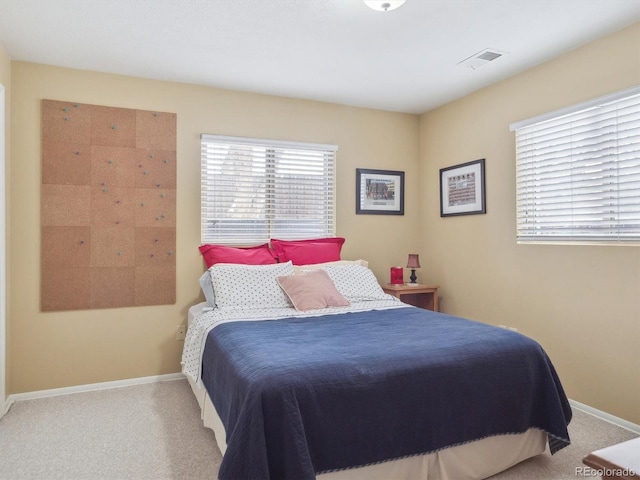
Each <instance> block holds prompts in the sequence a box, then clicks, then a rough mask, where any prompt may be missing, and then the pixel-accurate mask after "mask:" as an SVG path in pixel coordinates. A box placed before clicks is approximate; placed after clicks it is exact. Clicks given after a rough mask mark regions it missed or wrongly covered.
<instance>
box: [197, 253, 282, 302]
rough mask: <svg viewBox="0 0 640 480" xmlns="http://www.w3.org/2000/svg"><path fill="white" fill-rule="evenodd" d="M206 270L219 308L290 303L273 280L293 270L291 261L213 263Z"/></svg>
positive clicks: (275, 280)
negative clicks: (272, 262)
mask: <svg viewBox="0 0 640 480" xmlns="http://www.w3.org/2000/svg"><path fill="white" fill-rule="evenodd" d="M209 272H210V274H211V282H212V284H213V291H214V292H215V302H216V306H217V307H219V308H225V307H248V308H255V307H265V308H278V307H285V308H287V307H291V304H290V303H289V298H288V297H287V295H286V294H285V293H284V292H283V291H282V289H281V288H280V285H278V281H277V278H278V277H281V276H284V275H293V274H294V271H293V264H292V263H291V262H286V263H276V264H273V265H240V264H231V263H217V264H215V265H213V266H212V267H211V268H210V269H209Z"/></svg>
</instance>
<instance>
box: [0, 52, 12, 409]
mask: <svg viewBox="0 0 640 480" xmlns="http://www.w3.org/2000/svg"><path fill="white" fill-rule="evenodd" d="M0 84H2V86H4V93H5V104H4V105H5V108H4V110H5V111H4V119H5V125H4V128H5V135H4V139H5V147H4V148H5V152H4V154H5V165H4V167H5V172H4V176H1V175H0V178H3V179H7V178H8V176H9V173H8V171H9V167H8V163H9V143H10V142H9V140H10V130H9V125H10V116H11V115H10V114H11V111H10V108H9V107H10V105H11V102H10V99H11V59H10V58H9V54H8V53H7V51H6V50H5V49H4V46H3V45H2V44H0ZM9 188H10V186H9V182H6V181H5V199H4V201H5V208H7V209H8V203H9V202H8V196H9ZM0 204H2V200H0ZM8 217H9V212H8V210H7V211H6V218H5V235H7V236H8V231H9V227H8ZM4 246H5V250H7V251H8V239H6V238H5V245H4ZM5 253H6V252H5ZM8 264H9V258H8V254H7V255H5V269H6V270H8V268H9V265H8ZM7 275H8V273H7ZM3 282H4V280H3V279H0V284H2V283H3ZM0 288H5V292H6V294H7V296H8V286H7V285H2V287H0ZM0 308H2V309H4V312H3V314H4V315H5V317H4V318H5V321H4V322H0V328H4V329H5V336H4V338H5V340H6V338H7V337H8V326H7V325H6V323H7V322H6V317H7V315H8V308H7V304H4V305H2V304H1V303H0ZM3 323H4V324H3ZM0 342H3V339H2V335H0ZM6 343H7V342H5V345H0V355H5V357H4V360H5V361H4V362H2V361H0V369H2V368H4V369H5V372H4V374H2V373H0V382H4V384H3V385H0V415H1V414H2V410H3V408H4V401H5V398H4V397H5V396H6V392H8V390H9V388H8V385H9V375H8V373H9V372H8V368H7V361H8V356H9V355H8V345H6Z"/></svg>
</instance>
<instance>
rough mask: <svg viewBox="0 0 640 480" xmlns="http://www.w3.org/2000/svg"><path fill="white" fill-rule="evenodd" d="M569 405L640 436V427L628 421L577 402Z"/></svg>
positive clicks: (570, 401) (571, 401)
mask: <svg viewBox="0 0 640 480" xmlns="http://www.w3.org/2000/svg"><path fill="white" fill-rule="evenodd" d="M569 403H570V404H571V406H572V407H573V408H575V409H576V410H581V411H583V412H585V413H588V414H589V415H593V416H594V417H597V418H599V419H600V420H604V421H605V422H608V423H611V424H613V425H617V426H618V427H622V428H624V429H626V430H629V431H630V432H633V433H635V434H636V435H640V425H638V424H636V423H632V422H628V421H627V420H625V419H623V418H620V417H616V416H614V415H611V414H609V413H607V412H603V411H602V410H598V409H597V408H593V407H590V406H589V405H585V404H584V403H580V402H576V401H575V400H571V399H569Z"/></svg>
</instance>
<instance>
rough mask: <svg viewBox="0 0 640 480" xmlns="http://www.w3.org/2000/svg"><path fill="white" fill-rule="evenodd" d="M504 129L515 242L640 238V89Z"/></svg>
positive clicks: (634, 241) (633, 241)
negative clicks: (512, 139) (511, 145)
mask: <svg viewBox="0 0 640 480" xmlns="http://www.w3.org/2000/svg"><path fill="white" fill-rule="evenodd" d="M511 130H512V131H513V130H515V132H516V203H517V208H516V210H517V219H516V227H517V240H518V243H527V242H557V243H606V244H613V243H615V244H623V243H631V244H638V243H640V87H634V88H631V89H628V90H625V91H622V92H618V93H615V94H612V95H608V96H606V97H602V98H598V99H595V100H592V101H589V102H585V103H582V104H580V105H575V106H573V107H569V108H566V109H563V110H560V111H556V112H552V113H549V114H546V115H542V116H539V117H536V118H532V119H529V120H524V121H522V122H518V123H515V124H512V125H511Z"/></svg>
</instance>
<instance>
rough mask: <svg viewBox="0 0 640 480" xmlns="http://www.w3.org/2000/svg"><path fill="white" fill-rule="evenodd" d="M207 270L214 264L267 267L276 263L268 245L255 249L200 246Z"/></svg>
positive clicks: (258, 246)
mask: <svg viewBox="0 0 640 480" xmlns="http://www.w3.org/2000/svg"><path fill="white" fill-rule="evenodd" d="M200 253H201V254H202V256H203V257H204V263H206V264H207V268H209V267H210V266H212V265H215V264H216V263H242V264H244V265H269V264H271V263H277V261H276V258H275V256H274V254H273V252H272V251H271V249H270V248H269V244H268V243H265V244H263V245H257V246H255V247H225V246H224V245H211V244H206V245H200Z"/></svg>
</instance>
